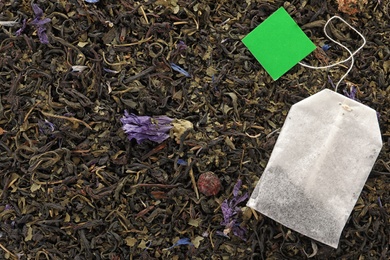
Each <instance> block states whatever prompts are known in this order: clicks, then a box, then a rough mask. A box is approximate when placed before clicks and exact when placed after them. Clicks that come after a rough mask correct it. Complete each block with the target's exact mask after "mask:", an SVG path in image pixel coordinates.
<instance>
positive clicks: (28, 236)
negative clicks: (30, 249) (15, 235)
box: [24, 224, 33, 242]
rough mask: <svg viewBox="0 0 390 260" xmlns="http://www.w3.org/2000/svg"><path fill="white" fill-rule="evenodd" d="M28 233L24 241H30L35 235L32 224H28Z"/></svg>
mask: <svg viewBox="0 0 390 260" xmlns="http://www.w3.org/2000/svg"><path fill="white" fill-rule="evenodd" d="M26 226H27V235H26V237H25V238H24V241H26V242H27V241H30V240H31V239H32V237H33V230H32V227H31V226H30V224H27V225H26Z"/></svg>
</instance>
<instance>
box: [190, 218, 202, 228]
mask: <svg viewBox="0 0 390 260" xmlns="http://www.w3.org/2000/svg"><path fill="white" fill-rule="evenodd" d="M201 222H202V219H201V218H197V219H190V220H189V221H188V225H191V226H194V227H199V225H200V223H201Z"/></svg>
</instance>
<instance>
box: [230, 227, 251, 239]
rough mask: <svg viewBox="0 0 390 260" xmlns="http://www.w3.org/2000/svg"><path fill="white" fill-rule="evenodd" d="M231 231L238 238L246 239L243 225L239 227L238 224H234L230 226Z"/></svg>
mask: <svg viewBox="0 0 390 260" xmlns="http://www.w3.org/2000/svg"><path fill="white" fill-rule="evenodd" d="M232 231H233V234H234V235H235V236H237V237H239V238H241V239H242V240H244V241H246V232H247V230H246V228H244V227H241V226H240V225H238V224H235V225H234V226H233V227H232Z"/></svg>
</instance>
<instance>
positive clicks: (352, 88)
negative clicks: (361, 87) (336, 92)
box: [343, 86, 357, 100]
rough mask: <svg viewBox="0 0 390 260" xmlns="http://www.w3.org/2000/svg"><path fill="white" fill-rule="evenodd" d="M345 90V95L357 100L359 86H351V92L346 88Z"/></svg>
mask: <svg viewBox="0 0 390 260" xmlns="http://www.w3.org/2000/svg"><path fill="white" fill-rule="evenodd" d="M343 92H344V95H345V96H347V97H349V98H350V99H352V100H356V93H357V88H356V87H355V86H352V87H350V89H349V92H348V90H346V89H344V91H343Z"/></svg>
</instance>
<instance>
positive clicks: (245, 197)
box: [231, 193, 249, 207]
mask: <svg viewBox="0 0 390 260" xmlns="http://www.w3.org/2000/svg"><path fill="white" fill-rule="evenodd" d="M248 197H249V194H248V193H245V194H244V195H242V196H240V197H236V198H233V199H232V201H231V203H232V206H233V207H236V206H237V205H238V204H240V203H241V202H243V201H244V200H246V199H247V198H248Z"/></svg>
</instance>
